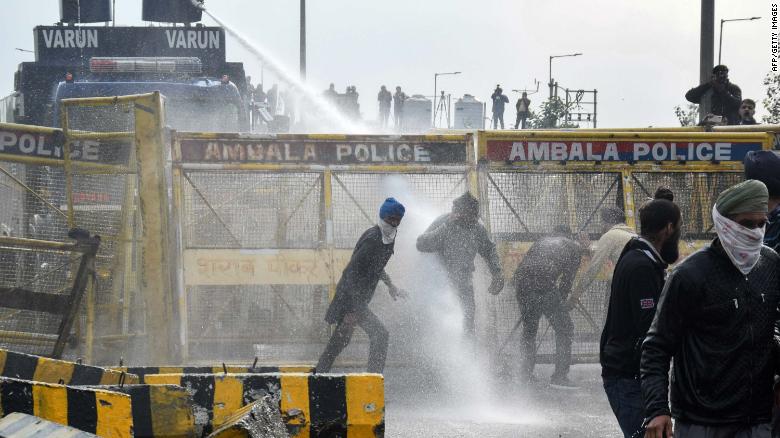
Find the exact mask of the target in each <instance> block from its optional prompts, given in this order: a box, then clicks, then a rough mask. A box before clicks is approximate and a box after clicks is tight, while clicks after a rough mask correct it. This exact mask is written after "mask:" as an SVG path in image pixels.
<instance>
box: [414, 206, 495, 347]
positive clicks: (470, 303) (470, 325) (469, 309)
mask: <svg viewBox="0 0 780 438" xmlns="http://www.w3.org/2000/svg"><path fill="white" fill-rule="evenodd" d="M417 250H418V251H420V252H430V253H435V254H436V255H437V256H438V258H439V260H440V261H441V263H442V264H443V265H444V269H445V270H446V271H447V274H448V276H449V278H450V283H451V284H452V286H453V287H454V288H455V289H456V290H457V293H458V298H459V299H460V304H461V307H462V308H463V330H464V332H465V333H466V336H467V337H468V338H469V339H471V340H473V339H475V337H476V331H475V326H474V316H475V312H476V304H475V303H474V285H473V276H474V258H475V257H476V256H477V254H479V255H480V256H482V258H483V259H484V260H485V262H487V265H488V268H489V269H490V273H491V275H492V276H493V281H492V283H491V284H490V288H489V292H490V293H491V294H493V295H497V294H498V293H499V292H501V289H503V288H504V277H503V276H502V274H501V262H500V261H499V259H498V253H497V252H496V245H495V244H494V243H493V242H492V241H491V240H490V235H489V234H488V232H487V230H486V229H485V227H484V226H483V225H482V224H480V223H479V201H478V200H477V199H476V198H474V197H473V196H472V195H471V193H465V194H463V195H462V196H460V197H458V198H456V199H455V200H454V201H453V202H452V212H451V213H448V214H445V215H442V216H440V217H438V218H437V219H436V220H435V221H433V223H432V224H431V225H430V226H429V227H428V229H427V230H425V232H424V233H423V234H421V235H420V237H418V238H417Z"/></svg>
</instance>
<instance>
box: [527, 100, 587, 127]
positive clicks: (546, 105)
mask: <svg viewBox="0 0 780 438" xmlns="http://www.w3.org/2000/svg"><path fill="white" fill-rule="evenodd" d="M567 112H568V108H566V104H565V103H563V101H562V100H561V99H560V98H559V97H553V98H550V99H548V100H545V101H544V102H542V105H541V108H540V109H539V112H538V113H536V112H531V114H530V117H529V118H528V125H529V126H530V127H531V128H532V129H551V128H579V127H580V126H579V125H577V124H573V123H566V122H565V121H564V123H562V124H561V125H560V126H558V121H559V120H561V119H564V117H565V116H566V113H567Z"/></svg>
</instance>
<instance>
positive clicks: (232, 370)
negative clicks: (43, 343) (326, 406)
mask: <svg viewBox="0 0 780 438" xmlns="http://www.w3.org/2000/svg"><path fill="white" fill-rule="evenodd" d="M111 370H113V371H119V372H125V373H128V374H132V375H134V376H138V378H139V381H138V383H146V382H144V376H146V375H147V374H220V373H222V374H224V373H228V374H268V373H285V374H286V373H313V372H314V367H313V366H311V365H283V366H251V367H250V366H235V365H220V366H214V367H209V366H201V367H185V366H178V367H174V366H161V367H112V368H111Z"/></svg>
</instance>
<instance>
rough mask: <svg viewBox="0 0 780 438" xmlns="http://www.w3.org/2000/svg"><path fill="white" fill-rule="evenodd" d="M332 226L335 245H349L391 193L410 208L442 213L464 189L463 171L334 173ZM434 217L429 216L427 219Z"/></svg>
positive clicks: (374, 221)
mask: <svg viewBox="0 0 780 438" xmlns="http://www.w3.org/2000/svg"><path fill="white" fill-rule="evenodd" d="M333 177H334V180H335V181H334V182H333V224H334V226H333V228H334V244H335V246H336V247H337V248H349V249H351V248H353V247H354V246H355V243H356V242H357V240H358V238H359V237H360V235H361V234H363V232H364V231H365V230H366V229H367V228H369V227H370V226H372V225H374V224H376V222H377V220H378V219H379V213H378V212H379V206H380V205H381V204H382V202H384V200H385V198H387V197H391V196H392V197H395V198H396V199H398V201H399V202H401V203H402V204H404V205H406V206H407V209H408V208H412V209H415V208H417V209H423V210H424V211H425V212H433V213H434V214H436V213H445V212H448V211H449V210H450V208H451V206H452V200H453V199H455V198H457V197H458V196H460V195H462V194H463V193H464V192H465V191H466V190H467V186H466V174H465V173H402V174H382V173H346V172H344V173H338V174H336V173H334V174H333ZM434 218H435V216H434V217H432V218H430V220H433V219H434Z"/></svg>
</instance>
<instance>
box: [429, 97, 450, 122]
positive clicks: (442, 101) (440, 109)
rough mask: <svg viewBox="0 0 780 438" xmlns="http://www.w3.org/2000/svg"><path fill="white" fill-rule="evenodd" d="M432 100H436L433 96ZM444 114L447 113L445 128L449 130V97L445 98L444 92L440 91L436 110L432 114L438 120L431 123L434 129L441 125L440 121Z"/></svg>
mask: <svg viewBox="0 0 780 438" xmlns="http://www.w3.org/2000/svg"><path fill="white" fill-rule="evenodd" d="M433 98H434V99H436V96H434V97H433ZM445 112H446V113H447V128H449V127H450V106H449V96H445V95H444V90H442V91H441V96H439V103H438V104H436V110H435V111H434V114H436V115H437V116H438V119H437V120H434V121H433V124H434V126H435V127H438V126H439V125H441V119H442V117H443V116H444V113H445Z"/></svg>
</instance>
